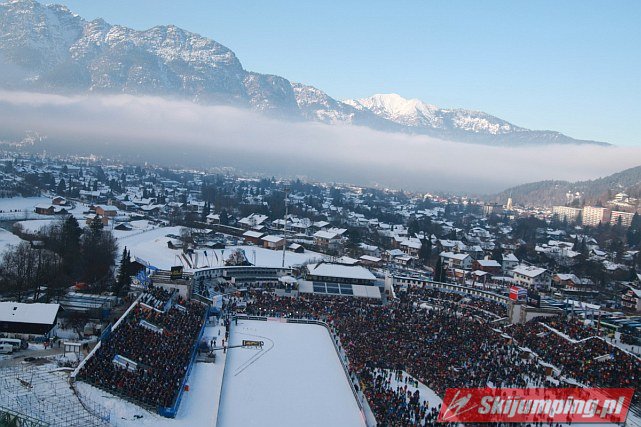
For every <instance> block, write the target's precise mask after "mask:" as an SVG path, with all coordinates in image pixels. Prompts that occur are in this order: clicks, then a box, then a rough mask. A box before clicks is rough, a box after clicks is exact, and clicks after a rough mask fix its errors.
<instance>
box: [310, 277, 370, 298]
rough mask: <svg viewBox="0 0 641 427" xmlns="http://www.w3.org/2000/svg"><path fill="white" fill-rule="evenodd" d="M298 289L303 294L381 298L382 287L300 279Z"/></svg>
mask: <svg viewBox="0 0 641 427" xmlns="http://www.w3.org/2000/svg"><path fill="white" fill-rule="evenodd" d="M298 291H299V292H300V293H301V294H314V295H334V296H348V297H359V298H373V299H377V300H380V299H381V290H380V288H379V287H378V286H369V285H351V284H345V283H332V282H311V281H308V280H300V281H299V282H298Z"/></svg>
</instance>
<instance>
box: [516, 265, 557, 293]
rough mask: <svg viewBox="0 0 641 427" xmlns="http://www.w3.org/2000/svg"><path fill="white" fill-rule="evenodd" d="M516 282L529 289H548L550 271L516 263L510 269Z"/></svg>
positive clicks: (550, 280) (550, 278)
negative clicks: (514, 266) (515, 265)
mask: <svg viewBox="0 0 641 427" xmlns="http://www.w3.org/2000/svg"><path fill="white" fill-rule="evenodd" d="M512 275H513V277H514V280H515V281H516V284H517V285H518V286H521V287H523V288H529V289H549V288H550V285H551V283H552V276H551V275H550V272H549V271H548V270H547V269H545V268H541V267H535V266H533V265H518V266H517V267H516V268H514V269H513V270H512Z"/></svg>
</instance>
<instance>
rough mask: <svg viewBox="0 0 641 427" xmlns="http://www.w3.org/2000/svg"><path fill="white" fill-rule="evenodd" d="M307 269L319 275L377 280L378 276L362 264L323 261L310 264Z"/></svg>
mask: <svg viewBox="0 0 641 427" xmlns="http://www.w3.org/2000/svg"><path fill="white" fill-rule="evenodd" d="M307 270H308V272H309V274H310V275H312V276H318V277H336V278H341V279H355V280H371V281H374V280H376V277H375V276H374V275H373V274H372V273H371V272H370V271H369V270H368V269H366V268H364V267H361V266H352V265H341V264H329V263H325V262H321V263H318V264H309V265H308V266H307Z"/></svg>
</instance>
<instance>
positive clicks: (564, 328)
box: [536, 315, 602, 341]
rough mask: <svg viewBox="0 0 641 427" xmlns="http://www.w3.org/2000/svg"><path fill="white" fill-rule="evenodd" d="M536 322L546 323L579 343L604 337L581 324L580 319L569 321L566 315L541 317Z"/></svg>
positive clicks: (593, 329)
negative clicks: (579, 341)
mask: <svg viewBox="0 0 641 427" xmlns="http://www.w3.org/2000/svg"><path fill="white" fill-rule="evenodd" d="M536 320H538V321H539V322H541V323H545V324H546V325H548V326H550V327H552V328H554V329H556V330H557V331H559V332H561V333H564V334H565V335H567V336H568V337H570V338H571V339H573V340H577V341H578V340H583V339H586V338H590V337H595V336H600V335H602V334H601V333H600V332H599V331H597V330H596V329H595V328H593V327H591V326H587V325H586V324H585V323H583V322H581V321H580V320H578V319H575V318H574V319H568V318H567V316H565V315H560V316H553V317H540V318H538V319H536Z"/></svg>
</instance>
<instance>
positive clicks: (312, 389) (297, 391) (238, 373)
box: [218, 321, 365, 427]
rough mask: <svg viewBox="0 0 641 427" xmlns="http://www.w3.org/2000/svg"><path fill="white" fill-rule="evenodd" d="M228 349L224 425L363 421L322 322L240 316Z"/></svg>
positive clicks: (354, 423)
mask: <svg viewBox="0 0 641 427" xmlns="http://www.w3.org/2000/svg"><path fill="white" fill-rule="evenodd" d="M243 339H246V340H261V341H264V347H263V349H262V350H260V349H250V348H234V349H230V350H229V351H228V353H227V366H226V367H225V377H224V379H223V393H222V401H221V404H220V409H219V415H218V426H219V427H235V426H242V425H248V426H258V425H260V426H265V427H269V426H279V427H287V426H296V427H298V426H306V427H312V426H319V427H321V426H322V427H325V426H344V427H348V426H363V425H364V424H365V423H364V419H363V417H362V414H361V412H360V409H359V407H358V404H357V402H356V400H355V398H354V395H353V394H352V391H351V389H350V386H349V382H348V379H347V377H346V375H345V372H344V370H343V368H342V366H341V362H340V360H339V359H338V355H337V354H336V350H335V349H334V345H333V343H332V340H331V337H330V335H329V332H328V331H327V330H326V329H325V328H323V327H322V326H318V325H300V324H288V323H281V322H273V321H267V322H262V321H239V323H238V325H237V326H232V333H231V341H230V344H231V345H238V344H241V343H242V340H243Z"/></svg>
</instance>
